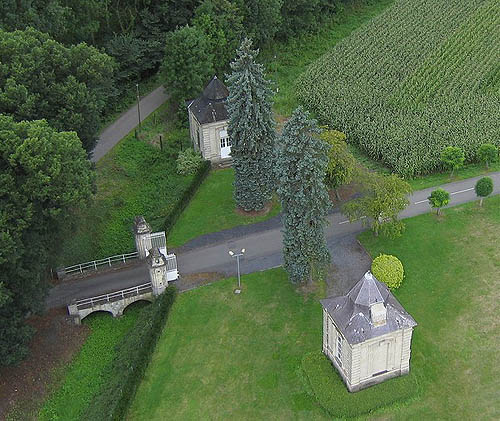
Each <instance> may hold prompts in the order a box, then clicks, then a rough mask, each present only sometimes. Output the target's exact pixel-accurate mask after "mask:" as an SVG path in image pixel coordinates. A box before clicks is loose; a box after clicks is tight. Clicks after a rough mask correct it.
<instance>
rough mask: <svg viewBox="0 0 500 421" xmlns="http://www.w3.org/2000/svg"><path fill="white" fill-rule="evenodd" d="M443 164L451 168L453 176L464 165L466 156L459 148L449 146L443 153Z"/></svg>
mask: <svg viewBox="0 0 500 421" xmlns="http://www.w3.org/2000/svg"><path fill="white" fill-rule="evenodd" d="M441 162H442V163H443V164H444V165H446V166H447V167H448V168H451V175H453V172H454V171H455V170H458V169H459V168H460V167H462V166H463V165H464V162H465V154H464V151H463V149H462V148H459V147H458V146H448V147H446V148H444V149H443V150H442V151H441Z"/></svg>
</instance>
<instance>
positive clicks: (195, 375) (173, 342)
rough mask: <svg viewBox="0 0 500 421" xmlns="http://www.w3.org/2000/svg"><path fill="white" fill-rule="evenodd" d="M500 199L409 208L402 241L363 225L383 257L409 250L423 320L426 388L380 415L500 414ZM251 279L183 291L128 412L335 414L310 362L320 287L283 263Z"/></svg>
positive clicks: (419, 333) (417, 350)
mask: <svg viewBox="0 0 500 421" xmlns="http://www.w3.org/2000/svg"><path fill="white" fill-rule="evenodd" d="M499 207H500V197H494V198H490V199H487V200H486V201H485V206H484V208H482V209H481V208H478V205H477V203H470V204H467V205H463V206H459V207H455V208H450V209H446V210H445V211H444V216H443V217H442V218H436V216H435V215H431V214H426V215H422V216H419V217H416V218H412V219H408V220H406V225H407V229H406V232H405V234H404V235H403V237H402V238H400V239H398V240H394V241H391V240H385V239H382V238H378V239H377V238H374V237H373V236H372V235H371V233H369V232H367V233H365V234H363V235H362V237H361V240H362V242H363V243H364V245H365V246H366V247H367V248H368V250H369V251H370V252H371V254H372V255H373V256H376V255H378V254H379V253H381V252H384V253H392V254H395V255H396V256H398V257H399V258H400V259H401V260H402V262H403V264H404V266H405V270H406V278H405V280H404V283H403V286H402V287H401V288H400V289H399V290H398V291H397V292H396V296H397V298H398V299H399V300H400V302H401V303H402V304H403V305H404V306H405V308H406V309H407V310H408V311H409V312H410V313H411V314H412V316H413V317H414V318H415V319H416V320H417V322H418V323H419V325H418V327H417V328H416V331H415V334H414V338H413V345H412V360H411V373H412V374H411V375H414V376H415V377H416V379H417V382H418V386H419V390H420V392H419V394H420V396H419V398H418V399H413V400H411V401H409V402H406V403H404V404H399V403H397V404H395V405H391V406H389V407H386V408H385V409H384V408H383V409H379V410H378V411H377V413H376V414H377V417H376V419H384V420H385V419H398V420H408V419H422V420H424V419H425V420H427V419H464V420H465V419H467V420H469V419H474V420H489V419H498V417H499V415H500V412H499V411H500V405H498V404H495V402H496V401H497V399H496V397H497V393H498V378H500V377H499V376H500V372H499V371H500V367H499V366H498V364H496V361H497V358H496V354H497V349H498V347H499V346H500V342H499V338H498V335H497V334H496V333H495V332H497V331H498V330H499V328H500V326H499V322H498V318H497V316H496V308H497V305H498V298H499V297H498V291H499V290H500V285H499V278H498V276H497V274H498V271H499V268H500V250H499V248H498V238H499V236H500V213H499V212H498V209H499ZM242 282H243V287H244V290H243V293H242V294H241V295H240V296H236V295H234V294H233V292H232V290H233V288H234V286H235V280H234V279H229V280H225V281H221V282H218V283H216V284H213V285H210V286H207V287H202V288H199V289H197V290H193V291H190V292H186V293H183V294H181V295H180V296H179V297H178V300H177V301H176V303H175V304H174V306H173V309H172V312H171V315H170V318H169V320H168V322H167V326H166V328H165V330H164V332H163V335H162V337H161V339H160V341H159V343H158V346H157V349H156V352H155V354H154V356H153V360H152V362H151V364H150V366H149V368H148V370H147V372H146V376H145V378H144V380H143V383H142V384H141V386H140V388H139V390H138V394H137V395H136V398H135V401H134V403H133V405H132V408H131V411H130V413H129V417H128V419H130V420H162V419H165V418H166V417H168V418H169V419H200V418H205V419H327V418H329V417H328V416H327V414H326V413H325V412H324V411H323V410H322V409H320V408H319V406H318V405H317V404H316V402H315V400H314V399H313V398H312V397H311V396H309V395H308V394H307V392H306V391H307V387H306V385H305V384H304V383H303V377H302V376H301V372H300V366H301V360H302V358H303V357H304V355H305V354H307V353H309V352H314V351H318V350H320V349H321V323H322V321H321V306H320V305H319V303H318V298H317V297H312V296H309V297H306V298H304V296H303V295H302V294H301V293H298V292H297V291H296V290H295V288H294V287H293V286H292V285H291V284H289V282H288V281H287V277H286V274H285V273H284V272H283V270H281V269H273V270H270V271H266V272H261V273H255V274H252V275H247V276H244V277H243V280H242ZM337 387H339V388H343V387H344V386H343V385H342V384H341V383H340V382H338V385H337ZM342 391H343V389H342ZM339 393H341V392H340V389H339ZM347 396H353V395H347ZM349 399H350V398H349ZM346 405H347V403H346ZM379 405H380V402H377V406H379Z"/></svg>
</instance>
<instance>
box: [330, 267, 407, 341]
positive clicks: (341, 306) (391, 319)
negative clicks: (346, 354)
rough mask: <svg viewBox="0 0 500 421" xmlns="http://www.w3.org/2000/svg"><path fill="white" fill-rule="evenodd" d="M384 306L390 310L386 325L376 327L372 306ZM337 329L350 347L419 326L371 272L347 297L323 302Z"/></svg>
mask: <svg viewBox="0 0 500 421" xmlns="http://www.w3.org/2000/svg"><path fill="white" fill-rule="evenodd" d="M380 302H382V303H383V304H384V306H385V308H386V310H387V319H386V324H385V325H383V326H377V327H376V326H374V325H373V324H372V322H371V315H370V305H372V304H375V303H380ZM321 304H322V305H323V307H324V308H325V309H326V310H327V311H328V314H330V316H331V317H332V319H333V321H334V322H335V325H336V326H337V328H338V329H339V330H340V331H341V333H342V335H344V337H345V338H346V340H347V342H349V343H350V344H353V345H354V344H359V343H361V342H364V341H366V340H368V339H371V338H376V337H377V336H382V335H385V334H387V333H389V332H394V331H395V330H399V329H407V328H410V327H415V326H416V325H417V322H415V320H414V319H413V317H411V316H410V315H409V314H408V313H407V312H406V311H405V309H404V308H403V306H402V305H401V304H399V302H398V300H396V298H395V297H394V295H392V294H391V292H390V291H389V289H388V288H387V287H386V286H385V284H383V283H382V282H379V281H378V279H377V278H375V276H373V274H372V273H371V272H370V271H368V272H366V273H365V274H364V276H363V278H361V280H359V281H358V282H357V283H356V285H354V286H353V287H352V288H351V290H350V291H349V292H348V293H347V295H343V296H340V297H334V298H326V299H324V300H321Z"/></svg>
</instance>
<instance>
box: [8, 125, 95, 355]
mask: <svg viewBox="0 0 500 421" xmlns="http://www.w3.org/2000/svg"><path fill="white" fill-rule="evenodd" d="M0 127H1V131H0V284H3V288H2V291H3V292H4V294H6V295H7V296H8V298H7V299H6V300H5V299H4V300H3V301H4V302H3V305H2V306H0V337H1V338H2V340H1V341H0V364H6V363H8V364H10V363H14V362H16V361H18V360H19V359H20V358H22V357H23V356H24V355H25V353H26V345H27V340H28V338H29V332H30V329H29V328H27V327H25V326H24V324H23V323H24V319H25V317H26V316H28V315H30V314H31V313H34V312H38V311H40V310H42V309H43V306H44V297H45V293H46V290H47V285H46V282H45V279H46V269H47V266H48V259H49V256H50V255H51V252H52V253H53V251H54V248H55V246H56V244H57V240H58V237H57V235H58V231H59V229H60V227H61V225H62V224H63V223H64V221H65V218H66V217H67V215H68V214H69V210H70V209H71V208H72V207H74V206H80V205H82V204H83V203H84V202H85V200H86V199H88V198H89V196H90V195H91V192H92V184H93V173H92V172H91V169H90V167H91V164H90V163H89V162H88V161H87V159H86V155H85V152H84V150H83V149H82V147H81V143H80V140H79V139H78V137H77V135H76V134H75V133H74V132H61V133H60V132H57V131H55V130H54V129H52V128H51V127H50V126H49V125H48V124H47V123H46V122H45V121H43V120H42V121H32V122H21V123H16V122H15V121H14V120H13V119H12V117H7V116H2V115H0Z"/></svg>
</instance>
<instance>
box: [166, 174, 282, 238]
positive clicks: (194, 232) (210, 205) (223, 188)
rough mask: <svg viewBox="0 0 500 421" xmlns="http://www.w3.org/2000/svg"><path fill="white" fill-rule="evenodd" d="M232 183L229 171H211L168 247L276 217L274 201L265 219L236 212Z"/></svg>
mask: <svg viewBox="0 0 500 421" xmlns="http://www.w3.org/2000/svg"><path fill="white" fill-rule="evenodd" d="M233 180H234V170H233V169H232V168H227V169H223V170H217V171H212V172H211V173H210V174H209V175H208V177H207V178H206V179H205V181H204V183H203V184H202V185H201V186H200V188H199V190H198V191H197V192H196V194H195V196H194V197H193V199H191V202H190V203H189V205H188V207H187V208H186V209H185V210H184V212H183V213H182V215H181V217H180V218H179V219H178V221H177V223H176V224H175V226H174V228H173V229H172V231H171V232H170V234H169V237H168V244H169V245H170V246H172V247H177V246H180V245H182V244H184V243H186V242H187V241H189V240H192V239H193V238H196V237H198V236H199V235H203V234H208V233H211V232H216V231H221V230H224V229H228V228H233V227H235V226H238V225H247V224H253V223H256V222H260V221H263V220H265V219H268V218H271V217H272V216H275V215H277V214H278V213H279V209H280V207H279V204H278V202H277V200H274V201H273V204H272V208H271V210H270V212H269V213H267V214H265V215H259V216H247V215H243V214H241V213H239V212H238V211H236V203H235V202H234V199H233Z"/></svg>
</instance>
